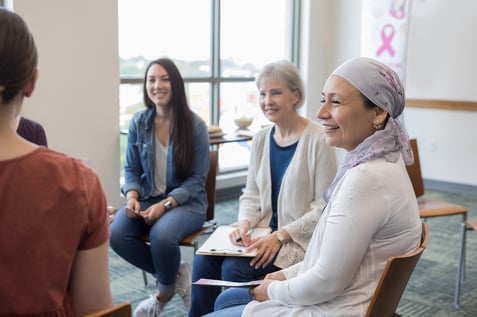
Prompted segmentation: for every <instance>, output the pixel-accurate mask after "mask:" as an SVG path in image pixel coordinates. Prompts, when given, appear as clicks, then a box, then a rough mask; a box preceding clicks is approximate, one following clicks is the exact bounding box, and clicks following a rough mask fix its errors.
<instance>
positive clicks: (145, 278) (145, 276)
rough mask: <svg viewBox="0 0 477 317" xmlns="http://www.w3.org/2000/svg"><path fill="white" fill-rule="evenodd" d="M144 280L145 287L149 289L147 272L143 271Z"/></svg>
mask: <svg viewBox="0 0 477 317" xmlns="http://www.w3.org/2000/svg"><path fill="white" fill-rule="evenodd" d="M142 279H143V280H144V287H147V275H146V271H142Z"/></svg>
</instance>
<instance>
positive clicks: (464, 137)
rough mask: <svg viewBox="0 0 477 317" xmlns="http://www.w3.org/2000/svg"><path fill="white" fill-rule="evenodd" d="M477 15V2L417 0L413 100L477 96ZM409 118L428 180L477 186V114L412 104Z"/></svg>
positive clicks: (410, 76) (410, 82) (411, 54)
mask: <svg viewBox="0 0 477 317" xmlns="http://www.w3.org/2000/svg"><path fill="white" fill-rule="evenodd" d="M476 13H477V1H475V0H459V1H448V0H432V1H430V0H417V1H414V2H413V6H412V12H411V24H410V30H411V32H410V37H409V48H408V67H407V71H408V73H407V96H408V98H416V99H444V100H466V101H476V100H477V89H476V85H477V81H476V79H475V76H476V74H477V62H476V56H477V42H476V41H475V34H476V32H477V19H476V18H475V17H476ZM476 110H477V109H476ZM405 119H406V124H407V127H408V130H409V133H410V135H411V136H412V137H416V138H417V140H418V143H419V153H420V155H421V161H422V163H421V165H422V172H423V176H424V178H427V179H431V180H436V181H443V182H450V183H458V184H465V185H472V186H476V185H477V167H476V166H475V163H476V162H477V146H476V145H477V141H476V136H477V112H472V111H457V110H437V109H417V108H408V109H407V110H406V116H405Z"/></svg>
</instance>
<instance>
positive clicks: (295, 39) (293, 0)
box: [0, 0, 301, 174]
mask: <svg viewBox="0 0 477 317" xmlns="http://www.w3.org/2000/svg"><path fill="white" fill-rule="evenodd" d="M1 1H2V0H0V2H1ZM221 1H222V0H211V8H210V9H211V21H210V23H211V33H210V36H211V40H210V43H211V47H210V50H211V57H210V60H211V65H210V66H211V76H208V77H186V76H184V78H183V79H184V83H185V84H188V83H205V84H209V85H210V118H209V122H210V124H218V123H219V116H220V114H219V100H220V85H221V84H222V83H240V82H254V81H255V77H222V75H221V67H220V64H221V56H220V33H221V25H220V21H221V13H220V12H221V10H220V8H221ZM288 2H289V4H288V5H289V6H290V11H291V14H290V15H289V19H290V20H289V23H290V24H289V25H290V34H289V35H288V36H289V53H288V54H289V56H290V57H289V59H290V61H291V62H292V63H294V64H296V65H299V44H300V43H299V38H300V36H299V34H300V14H299V12H300V8H301V0H288ZM142 83H143V78H142V77H127V76H121V75H120V85H122V84H139V85H142ZM246 169H247V166H245V167H242V168H236V169H231V170H227V171H219V174H224V173H230V172H237V171H244V170H246Z"/></svg>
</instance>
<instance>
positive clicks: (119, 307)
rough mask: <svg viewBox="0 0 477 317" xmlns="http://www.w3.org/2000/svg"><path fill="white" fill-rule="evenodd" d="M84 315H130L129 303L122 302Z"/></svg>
mask: <svg viewBox="0 0 477 317" xmlns="http://www.w3.org/2000/svg"><path fill="white" fill-rule="evenodd" d="M84 317H131V304H130V303H129V302H122V303H119V304H115V305H114V306H113V307H110V308H106V309H103V310H100V311H98V312H95V313H91V314H88V315H85V316H84Z"/></svg>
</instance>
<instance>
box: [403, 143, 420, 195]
mask: <svg viewBox="0 0 477 317" xmlns="http://www.w3.org/2000/svg"><path fill="white" fill-rule="evenodd" d="M409 141H410V143H411V149H412V153H413V154H414V163H413V164H412V165H408V166H406V169H407V173H408V174H409V178H410V179H411V183H412V187H413V188H414V193H415V194H416V197H421V196H422V195H424V182H423V180H422V173H421V163H420V161H419V150H418V148H417V140H416V139H411V140H409Z"/></svg>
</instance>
